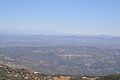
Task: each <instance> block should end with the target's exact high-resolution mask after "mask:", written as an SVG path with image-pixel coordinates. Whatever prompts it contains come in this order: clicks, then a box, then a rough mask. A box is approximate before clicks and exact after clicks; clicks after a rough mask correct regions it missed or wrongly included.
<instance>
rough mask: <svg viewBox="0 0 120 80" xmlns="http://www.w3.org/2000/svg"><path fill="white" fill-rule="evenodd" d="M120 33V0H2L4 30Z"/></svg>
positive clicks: (0, 29)
mask: <svg viewBox="0 0 120 80" xmlns="http://www.w3.org/2000/svg"><path fill="white" fill-rule="evenodd" d="M45 31H49V32H61V33H68V34H89V35H120V0H0V32H3V33H9V32H12V33H20V32H22V33H33V34H39V33H41V32H45Z"/></svg>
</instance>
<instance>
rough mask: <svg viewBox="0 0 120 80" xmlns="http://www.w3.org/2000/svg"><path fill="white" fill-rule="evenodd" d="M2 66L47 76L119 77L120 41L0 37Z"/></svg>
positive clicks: (71, 37) (113, 39)
mask: <svg viewBox="0 0 120 80" xmlns="http://www.w3.org/2000/svg"><path fill="white" fill-rule="evenodd" d="M0 63H2V64H6V65H9V66H11V67H14V68H25V69H28V70H30V71H37V72H41V73H45V74H69V75H78V74H89V75H90V74H96V75H103V74H111V73H120V38H119V37H109V36H103V35H102V36H55V35H54V36H52V35H0Z"/></svg>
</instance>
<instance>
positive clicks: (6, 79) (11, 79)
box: [0, 64, 44, 80]
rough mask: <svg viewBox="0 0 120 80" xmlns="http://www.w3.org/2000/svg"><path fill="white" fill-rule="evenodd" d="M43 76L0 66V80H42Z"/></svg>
mask: <svg viewBox="0 0 120 80" xmlns="http://www.w3.org/2000/svg"><path fill="white" fill-rule="evenodd" d="M43 78H44V75H40V74H36V73H32V72H30V71H28V70H26V69H13V68H10V67H8V66H6V65H3V64H0V80H43Z"/></svg>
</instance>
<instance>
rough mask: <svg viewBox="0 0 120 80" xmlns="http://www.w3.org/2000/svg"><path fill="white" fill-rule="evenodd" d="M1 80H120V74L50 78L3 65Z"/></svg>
mask: <svg viewBox="0 0 120 80" xmlns="http://www.w3.org/2000/svg"><path fill="white" fill-rule="evenodd" d="M0 80H120V74H113V75H107V76H68V75H64V76H62V75H60V74H59V75H52V76H48V75H44V74H40V73H38V72H30V71H29V70H26V69H13V68H10V67H8V66H6V65H2V64H1V65H0Z"/></svg>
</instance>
